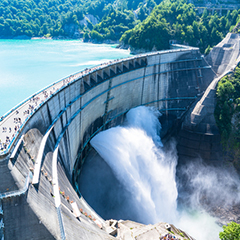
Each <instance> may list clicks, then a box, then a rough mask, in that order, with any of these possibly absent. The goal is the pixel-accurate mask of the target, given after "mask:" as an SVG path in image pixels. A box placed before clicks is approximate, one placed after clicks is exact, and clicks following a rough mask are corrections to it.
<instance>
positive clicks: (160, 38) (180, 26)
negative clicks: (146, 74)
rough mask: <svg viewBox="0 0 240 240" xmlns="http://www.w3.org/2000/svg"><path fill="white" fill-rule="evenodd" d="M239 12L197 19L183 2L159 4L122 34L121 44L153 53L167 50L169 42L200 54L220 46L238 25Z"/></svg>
mask: <svg viewBox="0 0 240 240" xmlns="http://www.w3.org/2000/svg"><path fill="white" fill-rule="evenodd" d="M239 13H240V10H238V11H237V10H233V11H229V12H228V13H227V14H226V15H224V16H219V15H217V13H215V14H214V15H212V14H210V13H208V11H207V10H206V9H205V10H204V12H203V13H202V15H198V14H197V11H196V10H195V7H194V5H192V4H187V3H186V1H184V0H179V1H174V0H169V1H163V2H162V3H160V4H159V5H158V6H156V7H155V8H154V10H153V11H152V13H151V14H150V16H149V17H148V18H147V19H146V20H144V21H143V22H142V23H140V24H138V25H137V26H136V27H135V28H134V29H132V30H129V31H127V32H125V33H124V34H123V35H122V37H121V41H122V42H123V43H125V44H128V45H130V46H131V47H133V48H137V49H139V48H144V49H147V50H152V49H153V48H156V49H157V50H161V49H165V48H167V45H168V42H169V40H170V39H173V40H175V41H178V42H179V43H185V44H189V45H191V46H196V47H199V48H200V50H201V51H202V52H204V51H205V49H207V48H208V49H209V48H210V47H211V46H214V45H216V44H217V43H218V42H220V41H221V40H222V39H223V37H224V36H225V35H226V33H228V31H229V30H230V29H231V28H234V26H235V25H236V23H237V22H238V21H239Z"/></svg>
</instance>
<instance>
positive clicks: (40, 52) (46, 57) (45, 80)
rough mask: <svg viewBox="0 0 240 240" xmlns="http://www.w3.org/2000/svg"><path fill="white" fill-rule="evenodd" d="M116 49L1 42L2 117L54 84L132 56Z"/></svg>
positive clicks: (73, 43)
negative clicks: (74, 74)
mask: <svg viewBox="0 0 240 240" xmlns="http://www.w3.org/2000/svg"><path fill="white" fill-rule="evenodd" d="M115 47H116V45H115V46H114V45H107V44H91V43H83V42H82V41H80V40H43V39H38V40H0V101H1V103H0V116H2V115H4V114H5V113H6V112H8V111H9V110H10V109H12V108H13V107H15V106H16V105H18V104H19V103H20V102H22V101H23V100H25V99H26V98H28V97H29V96H31V95H32V94H34V93H35V92H38V91H39V90H41V89H43V88H45V87H46V86H48V85H50V84H52V83H53V82H56V81H58V80H60V79H62V78H64V77H66V76H69V75H71V74H73V73H76V72H79V71H81V70H83V69H85V68H89V67H93V66H96V65H99V64H100V63H102V62H107V61H110V60H113V59H119V58H126V57H128V56H129V55H130V53H129V51H127V50H120V49H116V48H115Z"/></svg>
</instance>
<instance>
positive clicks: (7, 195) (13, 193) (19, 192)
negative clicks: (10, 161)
mask: <svg viewBox="0 0 240 240" xmlns="http://www.w3.org/2000/svg"><path fill="white" fill-rule="evenodd" d="M31 179H32V173H31V172H29V173H28V175H27V177H26V180H25V184H24V187H23V188H22V189H19V190H15V191H11V192H5V193H2V194H0V200H2V199H5V198H11V197H16V196H20V195H22V194H24V193H25V192H26V191H27V190H28V185H29V183H30V180H31Z"/></svg>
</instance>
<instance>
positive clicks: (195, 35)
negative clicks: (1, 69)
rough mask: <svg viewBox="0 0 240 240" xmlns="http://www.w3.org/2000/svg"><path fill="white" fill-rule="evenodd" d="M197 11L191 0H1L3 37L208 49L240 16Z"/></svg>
mask: <svg viewBox="0 0 240 240" xmlns="http://www.w3.org/2000/svg"><path fill="white" fill-rule="evenodd" d="M211 13H212V12H208V11H207V10H204V12H203V13H202V14H200V15H199V14H198V12H197V10H196V8H195V6H194V5H193V4H188V3H187V0H164V1H161V0H133V1H131V0H122V1H121V0H1V1H0V38H31V37H42V36H45V37H55V38H80V37H83V39H84V41H92V42H103V41H105V42H111V41H118V40H120V41H121V46H123V47H130V48H132V49H144V50H148V51H149V50H152V49H157V50H161V49H166V48H168V47H169V40H174V41H177V42H178V43H184V44H189V45H191V46H197V47H199V48H200V50H201V51H202V52H204V51H205V50H206V51H209V49H210V47H212V46H214V45H215V44H217V43H218V42H219V41H221V39H222V38H223V37H224V36H225V35H226V33H227V32H228V31H229V30H231V29H232V28H234V26H235V25H236V23H238V22H239V19H240V18H239V13H240V10H233V11H229V12H228V13H227V14H225V15H223V16H220V15H218V14H217V13H214V14H211Z"/></svg>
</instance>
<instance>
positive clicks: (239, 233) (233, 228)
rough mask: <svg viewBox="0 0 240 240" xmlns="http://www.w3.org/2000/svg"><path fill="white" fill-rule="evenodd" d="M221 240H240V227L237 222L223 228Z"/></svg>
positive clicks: (220, 234)
mask: <svg viewBox="0 0 240 240" xmlns="http://www.w3.org/2000/svg"><path fill="white" fill-rule="evenodd" d="M219 238H220V239H221V240H239V239H240V225H239V224H237V223H235V222H230V223H228V225H227V226H223V232H220V233H219Z"/></svg>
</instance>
